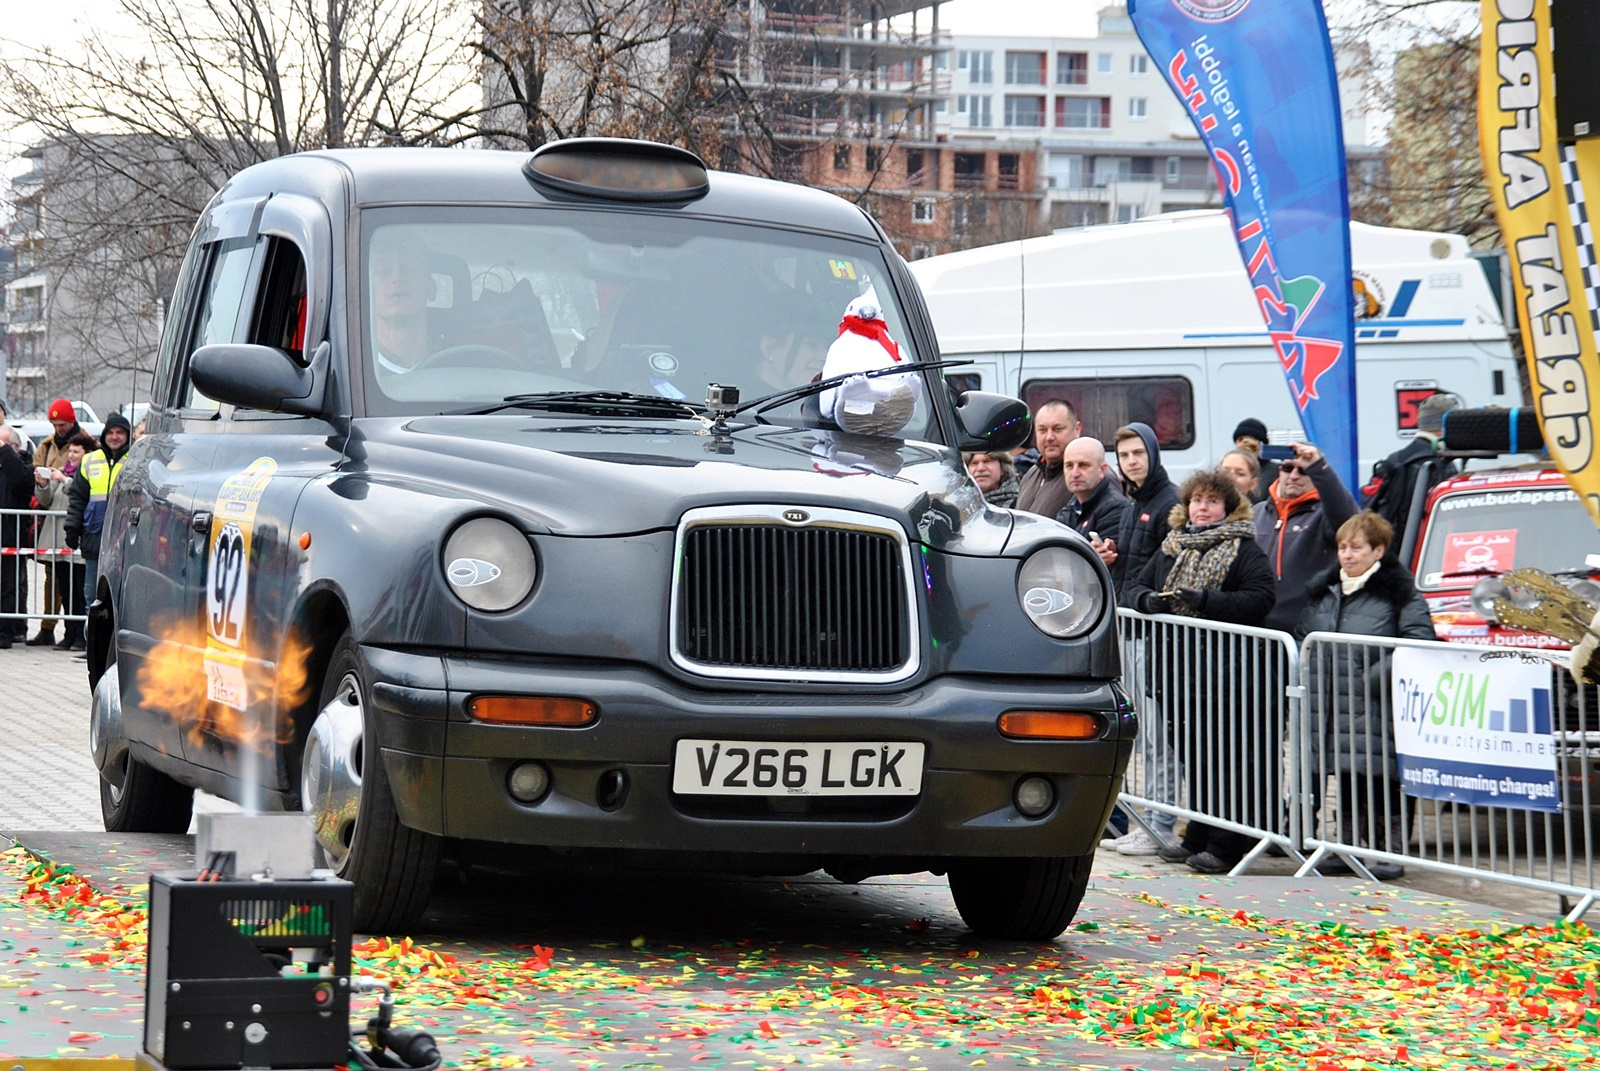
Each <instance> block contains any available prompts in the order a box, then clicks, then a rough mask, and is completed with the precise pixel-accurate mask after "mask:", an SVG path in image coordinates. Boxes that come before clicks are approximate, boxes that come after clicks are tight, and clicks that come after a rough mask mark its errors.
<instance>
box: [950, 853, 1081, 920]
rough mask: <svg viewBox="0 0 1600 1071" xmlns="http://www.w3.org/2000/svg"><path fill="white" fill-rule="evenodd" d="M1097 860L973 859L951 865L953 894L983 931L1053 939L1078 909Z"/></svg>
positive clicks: (958, 907)
mask: <svg viewBox="0 0 1600 1071" xmlns="http://www.w3.org/2000/svg"><path fill="white" fill-rule="evenodd" d="M1093 860H1094V856H1092V855H1077V856H1071V857H1068V858H1065V859H981V860H980V859H974V860H971V861H970V862H964V863H960V864H957V865H955V866H952V867H951V868H950V895H951V896H952V897H954V899H955V902H956V910H957V911H959V912H961V920H962V921H963V922H965V923H966V924H967V926H968V927H969V928H970V929H971V930H972V932H973V933H976V934H977V935H978V936H980V937H996V938H1001V939H1003V940H1008V941H1050V940H1054V939H1055V938H1056V937H1059V936H1060V935H1061V933H1062V932H1063V931H1064V930H1065V929H1066V928H1067V927H1068V926H1069V925H1071V924H1072V917H1073V916H1074V915H1076V914H1077V913H1078V905H1079V904H1080V903H1082V902H1083V894H1084V891H1085V890H1086V889H1088V887H1089V867H1090V864H1091V863H1092V862H1093Z"/></svg>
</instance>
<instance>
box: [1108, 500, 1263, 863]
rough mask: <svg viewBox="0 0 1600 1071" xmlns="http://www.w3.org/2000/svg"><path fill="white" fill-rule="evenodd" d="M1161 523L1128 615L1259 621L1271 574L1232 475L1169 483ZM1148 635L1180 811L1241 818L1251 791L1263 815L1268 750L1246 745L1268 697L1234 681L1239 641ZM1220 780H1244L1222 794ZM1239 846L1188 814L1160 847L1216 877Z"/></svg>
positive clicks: (1256, 734)
mask: <svg viewBox="0 0 1600 1071" xmlns="http://www.w3.org/2000/svg"><path fill="white" fill-rule="evenodd" d="M1169 523H1170V526H1171V530H1170V531H1169V532H1168V533H1167V537H1166V539H1165V540H1163V541H1162V544H1161V550H1160V551H1159V552H1158V553H1157V554H1156V555H1155V556H1154V557H1152V558H1151V559H1150V560H1149V561H1148V562H1147V563H1146V564H1145V567H1144V569H1143V570H1142V571H1141V573H1140V574H1139V576H1138V577H1136V578H1130V580H1129V583H1128V585H1127V593H1126V596H1125V598H1126V601H1127V602H1128V603H1129V604H1131V605H1132V606H1133V607H1134V608H1135V609H1137V610H1138V611H1139V612H1140V613H1146V614H1150V613H1170V614H1176V615H1178V616H1182V617H1194V618H1201V619H1205V620H1210V621H1226V622H1229V623H1232V624H1237V625H1259V624H1261V622H1262V621H1263V620H1264V619H1265V618H1266V616H1267V614H1269V613H1271V612H1272V607H1273V605H1274V603H1275V602H1276V601H1277V580H1276V578H1274V576H1273V574H1272V566H1271V565H1270V564H1269V563H1268V562H1267V557H1266V555H1265V554H1264V553H1263V552H1262V550H1261V548H1260V547H1259V546H1257V545H1256V540H1255V524H1254V521H1253V520H1252V513H1251V509H1250V502H1249V500H1248V499H1245V498H1244V497H1243V496H1241V495H1240V494H1239V490H1238V488H1237V487H1236V486H1234V482H1233V480H1231V479H1230V478H1229V477H1228V476H1226V475H1225V474H1223V473H1219V472H1206V471H1201V472H1195V473H1193V474H1192V475H1191V476H1190V477H1189V478H1188V479H1187V480H1185V481H1184V482H1183V486H1182V487H1180V488H1179V489H1178V505H1177V506H1175V507H1173V510H1172V514H1171V516H1170V518H1169ZM1153 639H1155V640H1158V641H1164V646H1165V647H1166V648H1167V649H1166V650H1153V651H1152V652H1151V657H1150V660H1149V661H1150V664H1151V665H1152V667H1153V668H1154V670H1155V672H1156V673H1157V674H1158V675H1159V676H1160V677H1161V679H1162V681H1163V684H1162V685H1161V686H1159V687H1160V690H1161V691H1162V693H1163V694H1162V696H1161V699H1162V701H1163V703H1164V704H1165V709H1166V724H1167V727H1168V730H1169V731H1171V732H1174V733H1175V734H1176V736H1177V737H1178V742H1177V748H1178V753H1179V754H1180V755H1181V756H1183V759H1184V762H1185V765H1186V766H1187V769H1188V778H1189V803H1190V807H1191V809H1193V810H1196V811H1199V812H1200V813H1202V814H1207V815H1213V816H1215V817H1218V818H1227V819H1232V820H1235V821H1239V822H1244V823H1249V822H1252V821H1253V820H1255V821H1258V820H1259V818H1258V817H1256V816H1253V815H1251V814H1249V813H1246V812H1247V810H1248V808H1249V806H1250V803H1251V800H1252V798H1255V800H1256V801H1257V803H1258V806H1259V800H1260V799H1261V798H1268V799H1271V800H1273V801H1274V802H1273V804H1272V808H1273V811H1274V813H1275V811H1276V807H1277V804H1276V797H1277V790H1276V786H1277V783H1278V777H1277V773H1276V771H1277V769H1278V766H1279V761H1280V759H1279V756H1278V755H1276V754H1267V755H1260V754H1247V753H1246V752H1247V751H1248V750H1250V749H1252V748H1259V744H1260V742H1261V741H1262V740H1263V739H1272V740H1277V739H1278V737H1279V734H1278V733H1271V734H1270V735H1266V734H1267V728H1266V725H1265V723H1266V722H1267V721H1268V720H1269V719H1270V717H1271V715H1272V712H1273V711H1274V710H1275V709H1276V705H1275V704H1273V703H1271V702H1268V701H1266V698H1267V697H1265V696H1264V695H1262V694H1259V693H1260V689H1252V688H1250V687H1248V686H1246V687H1245V688H1243V689H1239V688H1238V687H1237V685H1238V684H1239V681H1240V674H1239V667H1238V666H1237V665H1236V664H1234V663H1235V662H1236V661H1237V659H1238V655H1239V647H1238V646H1237V645H1236V644H1233V643H1229V642H1227V641H1228V640H1230V639H1232V637H1227V636H1219V635H1217V634H1214V633H1205V632H1196V633H1189V634H1184V633H1180V632H1176V631H1169V630H1168V629H1166V628H1161V629H1159V630H1158V631H1157V632H1156V633H1155V634H1154V636H1153ZM1268 750H1275V749H1268ZM1241 764H1242V765H1243V768H1244V769H1245V770H1246V771H1247V773H1248V772H1252V771H1255V772H1259V771H1266V772H1265V773H1261V774H1259V776H1255V777H1254V778H1252V777H1250V776H1247V777H1244V778H1241V777H1240V776H1239V772H1240V769H1241ZM1230 779H1232V780H1233V781H1235V782H1238V783H1240V784H1243V783H1244V782H1252V783H1251V784H1248V785H1244V786H1243V787H1242V788H1241V789H1240V790H1239V791H1229V781H1230ZM1256 781H1259V782H1260V783H1259V784H1255V783H1254V782H1256ZM1250 844H1251V838H1250V837H1248V836H1246V835H1244V834H1240V833H1233V832H1230V831H1228V830H1223V829H1217V828H1215V827H1212V826H1209V825H1206V824H1205V823H1204V822H1200V821H1195V820H1191V821H1190V822H1189V825H1188V829H1187V831H1186V832H1185V833H1184V837H1183V842H1182V844H1180V845H1174V846H1171V847H1168V848H1164V849H1162V851H1161V853H1160V854H1161V857H1162V858H1163V859H1165V860H1167V861H1168V862H1187V863H1188V864H1189V866H1191V867H1192V868H1194V869H1195V870H1198V871H1201V872H1202V873H1206V874H1220V873H1223V872H1224V871H1227V870H1231V869H1233V867H1234V866H1235V865H1236V864H1237V863H1238V862H1239V860H1240V859H1241V858H1242V857H1243V855H1244V853H1245V851H1247V850H1248V849H1249V847H1250Z"/></svg>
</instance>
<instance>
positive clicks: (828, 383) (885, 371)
mask: <svg viewBox="0 0 1600 1071" xmlns="http://www.w3.org/2000/svg"><path fill="white" fill-rule="evenodd" d="M977 363H978V362H976V361H915V362H910V363H907V364H901V365H890V366H889V367H888V368H874V369H873V370H872V371H870V372H848V373H846V374H844V375H842V376H829V377H828V378H827V379H814V380H812V381H811V382H810V383H802V384H801V385H800V386H798V387H790V388H789V389H788V390H780V391H776V392H774V393H772V394H763V395H762V396H761V397H759V398H752V399H751V400H750V401H748V402H744V403H742V404H741V405H740V406H739V408H737V409H735V410H734V411H733V412H731V413H729V414H728V415H729V416H738V415H739V414H740V413H747V412H749V411H750V410H752V409H754V410H755V411H756V420H758V421H760V422H761V423H763V424H765V423H766V421H765V420H762V419H761V415H762V414H763V413H766V412H768V411H769V410H772V409H776V408H777V407H778V406H780V405H783V404H785V403H787V402H796V401H799V400H800V399H801V398H809V397H811V395H813V394H821V393H822V392H823V391H825V390H827V389H828V388H829V387H837V386H838V385H839V384H841V383H843V382H845V381H846V380H850V379H854V378H855V377H856V376H866V377H867V378H868V379H876V378H877V377H878V376H896V375H905V374H906V373H908V372H920V371H922V370H923V369H925V368H960V367H963V366H965V365H971V364H977Z"/></svg>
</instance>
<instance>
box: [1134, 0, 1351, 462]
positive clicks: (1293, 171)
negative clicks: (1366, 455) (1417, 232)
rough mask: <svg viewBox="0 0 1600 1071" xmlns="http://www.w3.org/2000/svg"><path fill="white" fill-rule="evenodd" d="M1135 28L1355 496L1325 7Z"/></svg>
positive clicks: (1304, 413)
mask: <svg viewBox="0 0 1600 1071" xmlns="http://www.w3.org/2000/svg"><path fill="white" fill-rule="evenodd" d="M1128 14H1129V16H1130V17H1131V18H1132V19H1133V27H1134V29H1135V30H1136V31H1138V34H1139V38H1140V40H1142V41H1143V42H1144V47H1145V50H1146V51H1147V52H1149V53H1150V55H1151V57H1152V58H1153V59H1154V60H1155V62H1156V63H1157V64H1158V65H1159V66H1160V67H1161V69H1162V71H1163V72H1164V73H1165V75H1166V79H1167V82H1168V84H1169V85H1171V86H1172V90H1173V92H1174V93H1176V94H1177V95H1178V99H1179V100H1180V101H1182V102H1183V104H1184V106H1185V107H1186V108H1187V110H1188V112H1189V117H1190V118H1191V119H1192V120H1194V124H1195V127H1196V128H1197V129H1198V130H1199V131H1200V137H1201V139H1202V140H1203V141H1204V143H1205V145H1206V148H1207V149H1208V150H1209V151H1210V153H1211V160H1212V163H1213V164H1215V166H1216V172H1217V181H1218V184H1219V185H1220V186H1221V188H1222V196H1223V202H1224V204H1226V206H1227V208H1228V211H1229V213H1230V215H1231V216H1232V217H1233V229H1234V235H1235V237H1236V238H1237V239H1238V242H1239V254H1240V256H1242V257H1243V258H1244V266H1245V270H1246V271H1247V272H1248V273H1249V276H1250V284H1251V286H1252V287H1254V288H1255V297H1256V305H1257V307H1258V308H1259V309H1260V310H1261V317H1262V319H1263V320H1264V321H1265V322H1266V325H1267V334H1268V336H1269V337H1270V338H1271V340H1272V346H1273V349H1275V350H1276V351H1277V354H1278V360H1279V362H1280V363H1281V364H1282V366H1283V374H1284V377H1285V378H1286V379H1287V380H1288V384H1289V395H1290V397H1291V398H1292V399H1293V400H1294V404H1295V407H1296V408H1297V409H1298V410H1299V412H1300V420H1301V424H1302V426H1303V427H1304V428H1305V432H1306V437H1307V438H1308V439H1310V440H1311V442H1312V443H1313V444H1314V445H1316V446H1317V447H1319V448H1320V449H1321V450H1322V452H1323V453H1324V454H1325V455H1326V456H1327V458H1328V462H1329V464H1331V465H1333V467H1334V470H1335V471H1336V472H1338V473H1339V476H1340V478H1341V479H1343V480H1344V482H1345V486H1346V487H1352V488H1353V487H1358V486H1360V484H1361V482H1362V481H1361V479H1360V478H1359V473H1358V472H1357V471H1356V366H1355V321H1354V310H1353V307H1352V306H1353V300H1352V296H1351V274H1350V207H1349V193H1348V190H1347V188H1346V177H1345V158H1344V133H1343V125H1342V123H1341V121H1340V112H1339V87H1338V82H1337V80H1336V77H1335V74H1334V67H1333V48H1332V46H1331V45H1330V44H1329V41H1328V26H1327V23H1326V22H1325V21H1324V19H1323V17H1322V5H1321V4H1320V3H1319V2H1318V0H1129V3H1128ZM1239 415H1240V416H1249V415H1250V414H1248V413H1244V412H1241V413H1240V414H1239Z"/></svg>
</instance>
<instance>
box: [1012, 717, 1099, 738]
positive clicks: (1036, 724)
mask: <svg viewBox="0 0 1600 1071" xmlns="http://www.w3.org/2000/svg"><path fill="white" fill-rule="evenodd" d="M1000 732H1001V734H1002V735H1004V736H1015V737H1022V738H1025V739H1031V740H1092V739H1094V738H1095V737H1097V736H1099V735H1100V718H1099V717H1098V716H1097V715H1094V714H1079V713H1076V712H1072V711H1065V710H1008V711H1006V712H1005V713H1004V714H1002V715H1000Z"/></svg>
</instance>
